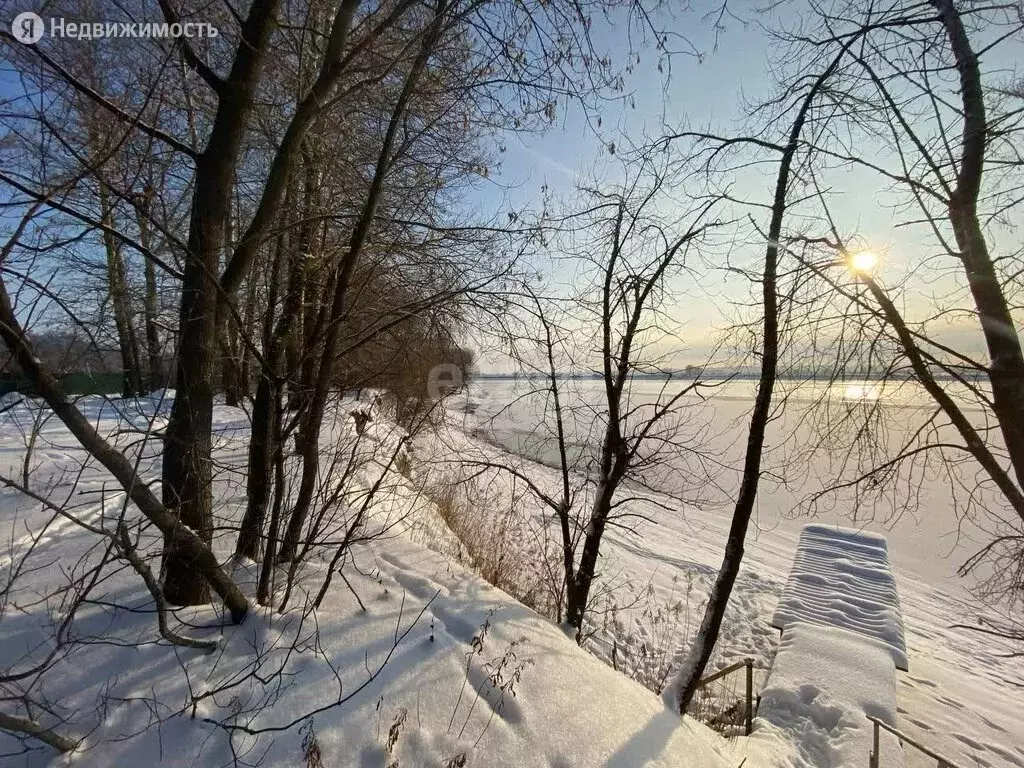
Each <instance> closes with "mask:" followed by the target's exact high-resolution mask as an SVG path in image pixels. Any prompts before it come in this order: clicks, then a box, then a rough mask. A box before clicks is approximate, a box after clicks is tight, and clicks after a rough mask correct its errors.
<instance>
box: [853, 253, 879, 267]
mask: <svg viewBox="0 0 1024 768" xmlns="http://www.w3.org/2000/svg"><path fill="white" fill-rule="evenodd" d="M877 263H878V255H877V254H875V253H874V252H872V251H857V252H856V253H855V254H853V255H852V256H850V268H851V269H853V271H854V272H870V271H871V270H873V269H874V268H875V265H876V264H877Z"/></svg>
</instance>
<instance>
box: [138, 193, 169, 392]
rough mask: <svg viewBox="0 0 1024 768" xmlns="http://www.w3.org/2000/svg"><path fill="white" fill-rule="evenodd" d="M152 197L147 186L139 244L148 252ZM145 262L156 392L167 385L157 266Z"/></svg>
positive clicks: (150, 379) (151, 384)
mask: <svg viewBox="0 0 1024 768" xmlns="http://www.w3.org/2000/svg"><path fill="white" fill-rule="evenodd" d="M151 196H152V188H151V187H149V186H147V188H146V192H145V193H144V196H143V198H142V200H141V201H140V204H139V208H138V214H137V218H138V224H139V243H140V244H141V245H142V247H143V248H145V249H147V250H149V248H150V247H151V246H152V238H151V237H150V230H149V204H150V200H151ZM144 261H145V264H144V266H143V269H144V272H145V281H146V287H145V295H144V297H143V301H144V314H145V326H146V359H147V364H148V370H147V374H148V375H147V378H146V382H147V384H148V391H150V392H155V391H156V390H158V389H160V388H161V387H163V386H164V385H165V384H166V382H165V380H164V371H163V363H162V361H161V359H160V358H161V350H160V326H159V318H160V305H159V295H158V293H157V286H156V266H155V265H154V264H153V262H152V260H150V259H145V260H144Z"/></svg>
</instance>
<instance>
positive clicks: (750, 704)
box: [746, 659, 754, 736]
mask: <svg viewBox="0 0 1024 768" xmlns="http://www.w3.org/2000/svg"><path fill="white" fill-rule="evenodd" d="M746 667H747V722H746V726H747V736H749V735H750V733H751V731H753V730H754V660H753V659H746Z"/></svg>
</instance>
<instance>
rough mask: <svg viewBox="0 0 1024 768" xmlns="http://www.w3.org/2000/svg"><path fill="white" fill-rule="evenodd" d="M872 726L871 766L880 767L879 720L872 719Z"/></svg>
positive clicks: (871, 767)
mask: <svg viewBox="0 0 1024 768" xmlns="http://www.w3.org/2000/svg"><path fill="white" fill-rule="evenodd" d="M871 728H872V732H873V733H872V737H871V741H872V747H871V759H870V760H869V761H868V766H869V768H878V722H877V721H876V720H872V721H871Z"/></svg>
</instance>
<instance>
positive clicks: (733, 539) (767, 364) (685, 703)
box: [662, 36, 858, 714]
mask: <svg viewBox="0 0 1024 768" xmlns="http://www.w3.org/2000/svg"><path fill="white" fill-rule="evenodd" d="M857 39H858V38H857V36H851V38H850V39H849V40H848V41H847V42H846V43H845V44H844V46H843V47H842V49H841V50H840V52H839V54H838V55H837V56H836V57H835V58H834V59H833V60H832V62H831V64H830V65H829V66H828V67H827V68H826V69H825V71H824V72H823V73H822V74H821V75H819V76H818V78H817V80H815V81H814V84H813V85H812V86H811V89H810V90H809V91H808V93H807V95H806V96H805V97H804V100H803V102H802V103H801V105H800V109H799V111H798V112H797V115H796V118H795V119H794V120H793V124H792V126H791V128H790V132H789V141H788V143H787V144H786V146H785V147H784V148H783V150H782V159H781V160H780V162H779V172H778V175H777V176H776V179H775V194H774V197H773V200H772V216H771V223H770V224H769V226H768V243H767V245H766V247H765V256H764V272H763V273H762V276H761V303H762V306H763V307H764V319H763V321H762V326H763V327H762V341H761V374H760V377H759V379H758V385H757V397H756V398H755V400H754V409H753V411H751V414H750V427H749V430H748V432H747V447H746V451H745V453H744V457H743V477H742V480H741V482H740V490H739V493H738V494H737V496H736V505H735V507H734V508H733V514H732V523H731V524H730V526H729V536H728V538H727V539H726V544H725V554H724V555H723V557H722V566H721V568H719V570H718V576H717V577H716V578H715V584H714V586H713V587H712V588H711V595H710V596H709V597H708V602H707V605H706V606H705V608H704V617H703V619H702V620H701V623H700V628H699V629H698V630H697V636H696V638H694V641H693V645H692V646H691V648H690V654H689V656H688V658H687V660H686V661H685V662H684V663H683V666H682V667H681V668H680V669H679V670H678V671H677V672H676V673H675V675H674V676H673V678H672V680H670V681H669V683H668V684H667V685H666V686H665V690H664V691H663V694H662V695H663V697H664V699H665V702H666V704H667V705H668V706H669V707H670V708H671V709H673V710H675V711H676V712H679V713H680V714H684V713H685V712H686V709H687V707H689V706H690V702H691V701H692V700H693V696H694V694H695V693H696V692H697V686H698V685H699V684H700V680H701V678H702V677H703V676H704V670H705V669H707V665H708V662H709V661H710V660H711V654H712V652H713V651H714V649H715V643H716V642H717V640H718V633H719V631H720V629H721V626H722V617H723V616H724V615H725V609H726V606H728V604H729V597H730V596H731V595H732V588H733V586H734V585H735V583H736V577H737V576H738V575H739V572H740V563H741V562H742V561H743V551H744V544H745V542H746V538H747V528H748V527H749V525H750V517H751V515H752V514H753V512H754V502H755V501H756V500H757V489H758V485H759V483H760V480H761V455H762V452H763V450H764V439H765V431H766V429H767V426H768V421H769V419H770V418H771V410H772V394H773V392H774V389H775V379H776V376H777V369H778V361H779V311H778V292H777V286H776V283H777V277H778V266H779V238H780V237H781V235H782V223H783V219H784V218H785V214H786V200H787V193H788V190H789V176H790V172H791V169H792V166H793V158H794V156H795V155H796V151H797V148H798V146H799V141H800V136H801V134H802V133H803V128H804V124H805V122H806V120H807V115H808V113H809V112H810V109H811V106H812V105H813V103H814V99H815V97H816V96H817V94H818V91H819V90H821V87H822V86H823V85H824V84H825V81H826V80H828V78H829V77H831V76H832V73H833V72H835V70H836V68H837V67H838V66H839V62H840V61H842V58H843V57H844V56H845V55H846V51H847V50H848V48H849V46H850V45H852V44H853V43H854V41H855V40H857Z"/></svg>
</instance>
